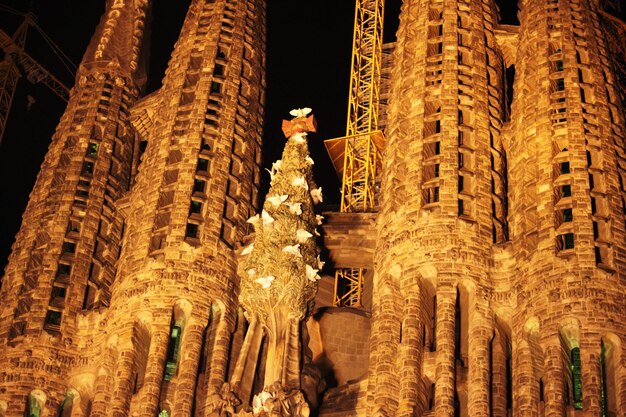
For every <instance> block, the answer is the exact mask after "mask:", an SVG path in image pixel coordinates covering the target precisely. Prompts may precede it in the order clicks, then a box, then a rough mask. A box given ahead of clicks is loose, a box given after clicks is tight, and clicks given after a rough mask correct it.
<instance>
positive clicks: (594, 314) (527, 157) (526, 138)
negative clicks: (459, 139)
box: [509, 0, 626, 415]
mask: <svg viewBox="0 0 626 417" xmlns="http://www.w3.org/2000/svg"><path fill="white" fill-rule="evenodd" d="M519 6H520V14H519V17H520V31H519V49H518V52H517V65H516V79H515V84H514V90H515V96H514V101H513V111H512V121H511V128H512V129H511V138H510V145H509V149H510V152H509V155H510V178H511V187H510V197H511V214H512V215H511V217H510V218H511V237H512V239H513V242H512V243H513V246H512V255H513V256H514V259H515V265H516V270H517V271H516V273H515V274H514V275H513V276H512V278H513V280H512V283H513V284H514V288H515V289H516V293H517V300H516V310H515V313H514V314H513V321H512V326H511V329H512V338H513V343H514V347H515V346H516V347H517V348H516V349H515V348H514V351H513V380H524V381H529V382H528V389H526V390H524V391H520V393H519V395H517V396H516V397H515V401H514V404H513V407H514V409H516V410H517V412H518V415H533V414H532V412H534V410H536V409H537V407H538V406H539V405H540V404H541V403H542V402H544V403H545V404H544V408H545V413H546V415H561V414H563V413H564V411H566V410H568V409H570V408H574V409H576V410H584V412H585V415H623V414H624V413H625V412H626V402H625V400H626V397H624V392H625V391H624V390H626V386H625V383H626V375H624V372H623V369H622V366H621V365H619V361H620V360H622V361H623V359H620V358H623V355H624V353H623V350H622V349H623V348H622V346H623V343H624V342H625V341H626V340H624V335H626V310H625V309H624V306H625V301H626V299H625V297H624V292H625V289H626V287H625V281H624V279H625V277H626V275H625V271H626V268H625V266H626V263H625V262H626V251H625V249H626V234H625V230H624V229H625V213H626V212H625V210H626V203H625V200H624V198H625V195H626V193H625V192H626V188H625V186H626V154H625V153H624V150H625V148H624V146H625V142H624V139H625V132H624V129H625V123H624V109H623V107H622V102H621V100H620V95H619V89H618V84H617V83H618V81H617V79H616V72H615V71H614V69H615V68H614V67H613V66H612V64H613V63H612V61H611V58H612V57H611V55H612V53H613V52H612V51H611V50H610V48H609V46H608V44H607V38H606V37H605V29H604V27H605V25H606V24H607V23H608V22H604V21H603V20H602V19H603V12H602V11H601V9H600V7H599V4H598V2H594V1H585V0H568V1H564V0H560V1H548V2H545V1H534V0H524V1H521V2H520V5H519ZM620 386H621V388H620ZM542 387H543V392H542ZM563 398H570V399H571V400H570V404H567V403H566V402H564V401H563ZM620 402H621V404H620ZM611 413H614V414H611Z"/></svg>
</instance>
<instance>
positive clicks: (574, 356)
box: [570, 347, 583, 410]
mask: <svg viewBox="0 0 626 417" xmlns="http://www.w3.org/2000/svg"><path fill="white" fill-rule="evenodd" d="M570 355H571V361H572V364H571V367H572V388H573V397H572V400H573V405H574V408H575V409H576V410H582V409H583V382H582V370H581V366H580V348H578V347H575V348H573V349H572V350H571V352H570Z"/></svg>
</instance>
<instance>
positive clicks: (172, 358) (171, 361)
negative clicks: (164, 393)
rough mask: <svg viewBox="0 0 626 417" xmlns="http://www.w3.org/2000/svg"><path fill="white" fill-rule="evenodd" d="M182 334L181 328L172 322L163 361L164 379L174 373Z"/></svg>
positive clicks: (169, 377) (168, 378)
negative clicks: (164, 360) (165, 357)
mask: <svg viewBox="0 0 626 417" xmlns="http://www.w3.org/2000/svg"><path fill="white" fill-rule="evenodd" d="M182 334H183V328H182V326H180V325H177V324H174V325H173V326H172V328H171V330H170V341H169V344H168V347H167V359H166V362H165V378H164V379H165V380H166V381H169V380H170V379H171V378H172V377H173V376H174V375H176V368H177V367H178V354H179V352H180V341H181V338H182Z"/></svg>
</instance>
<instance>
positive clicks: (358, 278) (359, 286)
mask: <svg viewBox="0 0 626 417" xmlns="http://www.w3.org/2000/svg"><path fill="white" fill-rule="evenodd" d="M363 274H364V270H363V268H342V269H337V271H336V272H335V296H334V298H333V304H334V305H336V306H347V307H360V306H361V294H362V292H363Z"/></svg>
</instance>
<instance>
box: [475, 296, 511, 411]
mask: <svg viewBox="0 0 626 417" xmlns="http://www.w3.org/2000/svg"><path fill="white" fill-rule="evenodd" d="M479 294H480V292H478V294H474V296H473V297H470V300H472V301H471V302H472V304H473V305H470V308H469V310H470V313H469V316H470V317H469V318H470V320H469V330H468V331H469V344H468V350H469V352H468V356H469V383H468V409H469V416H471V417H483V416H488V415H489V400H490V387H489V342H490V340H491V336H492V335H493V319H492V318H491V317H489V313H488V311H489V306H488V301H487V300H486V299H484V298H483V297H480V296H479ZM505 393H506V385H505Z"/></svg>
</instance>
